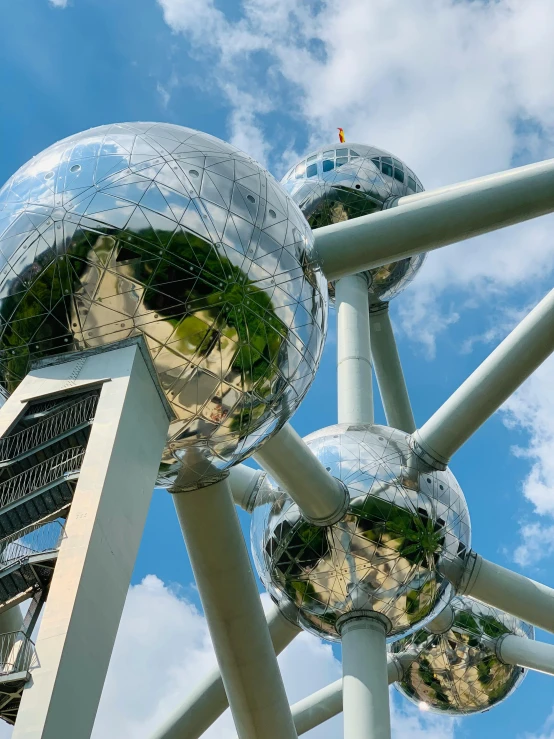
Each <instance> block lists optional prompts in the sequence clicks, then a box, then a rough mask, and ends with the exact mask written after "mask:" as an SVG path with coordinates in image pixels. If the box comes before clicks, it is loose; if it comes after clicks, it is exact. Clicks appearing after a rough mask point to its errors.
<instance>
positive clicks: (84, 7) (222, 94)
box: [0, 0, 554, 739]
mask: <svg viewBox="0 0 554 739" xmlns="http://www.w3.org/2000/svg"><path fill="white" fill-rule="evenodd" d="M297 6H298V7H297ZM0 8H1V10H2V30H1V33H2V43H1V44H0V70H2V71H1V72H0V75H1V79H2V87H1V91H2V115H1V116H0V130H1V139H0V140H1V142H2V156H1V157H0V180H2V181H4V180H6V179H7V178H8V177H9V176H10V175H11V174H12V173H13V172H14V171H15V170H16V169H17V168H18V167H19V166H20V165H22V164H23V163H24V162H25V161H27V160H28V159H29V158H30V157H31V156H33V155H34V154H36V153H38V152H39V151H41V150H42V149H43V148H45V147H46V146H48V145H50V144H51V143H53V142H54V141H56V140H58V139H60V138H63V137H64V136H68V135H70V134H72V133H75V132H77V131H79V130H83V129H86V128H90V127H92V126H96V125H100V124H104V123H110V122H116V121H133V120H160V121H162V120H163V121H170V122H173V123H179V124H182V125H186V126H190V127H193V128H198V129H200V130H203V131H206V132H209V133H211V134H214V135H216V136H219V137H221V138H223V139H226V140H230V141H232V142H233V143H235V144H236V145H238V146H240V147H241V148H243V149H244V150H246V151H247V152H248V153H250V154H251V155H252V156H254V157H256V158H258V159H259V160H260V161H263V162H264V164H265V165H266V166H267V167H268V168H269V169H270V170H271V171H272V172H273V173H274V174H275V175H276V176H278V177H280V176H281V175H282V174H283V173H284V171H285V170H286V168H287V167H288V165H289V164H291V163H292V162H293V161H294V159H295V158H296V157H297V156H300V155H302V154H303V153H304V152H305V151H306V150H307V149H309V148H311V147H315V146H316V145H317V146H319V145H320V144H323V143H325V142H326V141H334V140H335V136H336V128H337V126H342V127H343V128H344V129H345V132H346V136H347V140H348V141H357V142H361V143H368V144H375V145H376V146H379V147H382V148H385V149H389V150H391V151H393V152H394V153H395V154H396V155H398V156H399V157H400V158H402V159H404V160H405V161H406V162H407V163H408V165H409V166H410V167H412V168H413V169H414V170H415V171H416V173H417V174H418V176H419V177H420V179H421V180H422V182H423V183H424V185H425V186H426V187H427V188H431V187H437V186H440V185H442V184H448V183H451V182H456V181H460V180H463V179H468V178H471V177H476V176H479V175H481V174H486V173H489V172H494V171H500V170H503V169H507V168H509V167H511V166H514V165H518V164H523V163H527V162H531V161H538V160H540V159H543V158H547V157H549V156H553V155H554V153H553V152H554V102H553V101H554V95H553V94H552V93H553V90H552V87H553V83H552V79H551V70H552V68H553V65H554V49H553V48H552V43H551V35H552V29H553V28H554V5H553V4H552V3H551V2H550V0H497V2H485V1H484V0H483V1H482V2H481V1H480V0H472V1H471V0H468V1H467V2H464V1H463V0H410V2H409V3H408V2H405V1H404V0H373V2H372V3H367V2H364V1H363V0H328V2H323V1H321V0H311V1H309V2H305V3H297V2H293V1H292V0H282V2H280V3H274V2H272V1H270V0H244V1H243V2H238V1H237V2H235V1H233V2H228V1H226V0H218V1H217V2H213V1H211V0H194V1H192V0H68V2H63V0H56V2H49V0H19V2H13V1H12V2H9V0H0ZM553 226H554V221H553V219H552V217H545V218H542V219H539V220H537V221H534V222H530V223H528V224H523V225H520V226H518V227H514V228H512V229H509V230H506V231H502V232H499V233H496V234H492V235H489V236H486V237H481V238H479V239H474V240H472V241H471V242H465V243H463V244H459V245H455V246H452V247H449V248H447V249H443V250H441V251H439V252H436V253H433V254H432V255H430V257H429V258H428V260H427V262H426V264H425V266H424V268H423V270H422V272H421V273H420V275H419V276H418V278H417V279H416V280H415V281H414V283H413V285H412V286H411V287H410V288H409V289H408V290H407V291H406V292H405V293H404V294H402V295H401V296H400V297H399V298H398V299H397V300H396V301H395V302H394V304H393V305H392V309H391V310H392V315H393V319H394V322H395V327H396V330H397V335H398V341H399V345H400V353H401V357H402V360H403V364H404V370H405V374H406V379H407V383H408V387H409V391H410V395H411V398H412V403H413V407H414V412H415V417H416V420H417V421H418V423H419V424H421V423H423V422H424V421H425V419H426V418H427V417H428V416H429V415H430V414H431V413H432V412H433V411H434V410H435V409H436V408H437V407H438V406H439V405H440V404H441V403H442V402H443V400H445V399H446V398H447V397H448V396H449V394H450V393H451V392H452V391H453V390H454V389H455V388H456V387H457V386H458V385H459V384H460V382H461V381H463V379H464V378H465V377H466V376H467V375H468V374H469V373H470V372H471V371H472V370H473V369H474V368H475V367H476V366H477V365H478V364H479V363H480V361H482V359H483V358H484V357H485V356H486V355H487V354H488V353H489V352H490V351H491V349H492V348H493V347H494V346H495V345H496V344H497V343H498V342H499V341H500V340H501V339H502V338H503V336H505V335H506V333H507V332H508V331H509V330H510V328H511V327H512V326H513V325H515V323H516V322H517V320H519V318H520V317H521V316H522V315H523V314H524V313H525V312H526V311H527V310H528V309H529V308H530V307H531V306H532V305H533V304H535V303H536V302H537V301H538V300H539V299H540V298H541V297H542V295H544V294H545V293H546V291H547V290H549V289H550V288H551V287H552V276H553V270H554V243H553V242H554V239H553V237H552V231H553ZM334 323H335V319H334V314H333V313H332V314H331V319H330V327H331V328H330V333H329V337H328V341H327V346H326V349H325V353H324V357H323V361H322V364H321V367H320V370H319V373H318V376H317V378H316V380H315V382H314V384H313V387H312V389H311V391H310V393H309V395H308V396H307V398H306V400H305V401H304V403H303V405H302V407H301V408H300V410H299V411H298V412H297V414H296V415H295V417H294V419H293V425H294V426H295V428H296V429H297V430H298V431H299V433H301V434H302V435H304V434H307V433H309V432H311V431H313V430H315V429H318V428H321V427H323V426H326V425H329V424H332V423H334V422H335V420H336V390H335V366H334V363H335V351H336V344H335V328H334ZM553 381H554V363H553V362H552V361H548V362H547V363H545V365H544V366H543V367H542V368H541V369H540V370H539V371H538V372H537V373H536V375H535V376H534V377H533V378H532V379H531V380H530V381H529V382H528V383H526V385H525V386H524V387H523V388H522V389H521V390H520V391H519V393H518V394H517V396H516V397H515V398H514V399H513V400H511V401H510V402H509V403H508V404H507V405H506V407H505V408H504V409H503V410H502V411H501V412H499V413H497V414H496V415H495V416H494V417H493V418H492V419H490V421H489V422H488V423H487V424H486V425H485V426H484V427H483V428H482V429H481V430H480V431H479V432H478V433H477V434H475V436H474V437H473V438H472V439H471V440H470V441H469V442H468V443H467V444H466V445H465V446H464V447H463V449H462V450H461V451H460V452H459V453H458V454H457V455H456V457H455V459H454V461H453V463H452V469H453V471H454V473H455V474H456V476H457V477H458V479H459V481H460V483H461V486H462V488H463V490H464V492H465V494H466V497H467V500H468V504H469V508H470V512H471V516H472V523H473V543H474V546H475V548H476V549H477V550H478V551H479V552H480V553H482V554H483V555H484V556H486V557H488V558H490V559H492V560H493V561H496V562H498V563H500V564H502V565H504V566H509V567H512V568H515V569H518V570H519V571H522V572H524V573H525V574H527V575H529V576H531V577H533V578H535V579H539V580H541V581H543V582H545V583H546V584H549V585H551V586H554V574H552V572H553V569H552V564H553V556H554V521H553V516H554V462H553V461H552V458H551V457H552V455H551V452H550V450H551V448H552V445H553V444H554V420H553V419H554V393H552V390H551V388H552V386H553ZM377 420H378V421H380V420H381V421H382V420H383V414H382V411H381V408H380V407H379V405H378V407H377ZM241 520H242V522H243V524H244V528H245V531H247V528H248V520H247V517H246V516H242V519H241ZM206 525H207V528H208V526H209V522H207V524H206ZM148 576H155V578H154V577H148ZM144 578H147V579H146V580H144ZM156 578H158V579H156ZM198 605H199V602H198V598H197V594H196V591H195V589H194V585H193V582H192V575H191V571H190V567H189V565H188V560H187V557H186V552H185V549H184V545H183V543H182V539H181V535H180V531H179V528H178V525H177V521H176V518H175V516H174V513H173V509H172V503H171V500H170V498H169V496H168V495H167V493H165V492H163V491H156V492H155V494H154V499H153V503H152V509H151V511H150V516H149V519H148V523H147V526H146V530H145V534H144V540H143V543H142V546H141V550H140V554H139V558H138V561H137V565H136V569H135V573H134V576H133V589H132V590H131V592H130V596H129V602H128V607H127V609H126V612H125V615H124V622H123V624H124V625H123V627H122V629H121V633H120V636H119V638H118V643H117V646H116V650H115V652H114V658H113V661H112V667H111V672H110V676H109V678H108V681H107V684H106V689H105V691H104V697H103V702H102V706H101V709H100V713H99V719H98V724H97V728H96V730H95V734H94V736H95V737H107V738H109V737H116V736H117V737H122V738H123V739H125V737H132V738H133V739H135V737H142V736H147V735H148V734H147V733H143V732H145V727H151V726H154V725H155V724H156V723H157V722H158V721H159V719H160V717H161V716H163V715H164V713H165V712H166V711H167V710H168V708H169V707H170V706H171V705H172V704H174V703H175V701H176V700H177V699H178V697H179V695H184V694H185V693H186V692H187V690H188V689H189V687H192V685H193V684H194V682H195V680H196V678H197V675H198V674H200V672H201V671H202V670H203V669H206V668H207V666H209V665H210V664H212V661H213V657H212V655H211V652H210V646H209V640H208V638H207V633H206V629H205V624H204V622H203V619H202V617H201V615H200V614H199V613H198V612H196V611H195V610H194V607H195V606H198ZM539 637H540V638H542V639H547V640H549V641H554V639H553V638H552V637H550V636H547V635H545V634H539ZM297 641H298V644H295V646H294V647H293V648H291V652H290V654H289V656H288V657H287V658H285V660H284V662H283V671H284V674H285V678H286V681H287V686H288V688H289V691H290V695H291V698H292V699H294V700H297V699H298V698H300V697H301V696H302V695H303V694H305V693H306V692H311V691H312V690H315V689H316V688H318V687H321V686H322V685H323V684H325V682H328V681H330V680H332V679H336V677H338V664H337V663H336V660H334V657H333V655H332V653H331V651H330V649H329V648H327V647H323V646H321V645H320V644H319V643H317V642H315V640H311V639H310V638H304V637H302V638H301V639H300V640H297ZM294 650H296V651H294ZM160 655H163V656H160ZM308 657H309V660H310V664H311V665H313V668H312V671H311V673H306V674H304V673H302V674H301V675H299V674H298V670H299V667H298V666H299V665H300V664H302V665H303V664H304V662H307V661H308ZM302 669H304V667H302ZM129 670H131V671H132V672H133V674H134V675H135V677H134V678H133V680H131V681H130V684H129V681H128V680H127V675H128V674H129ZM154 671H155V673H156V675H155V676H154ZM124 675H125V679H124V677H123V676H124ZM149 680H154V681H155V682H156V683H157V684H156V686H155V688H154V690H153V689H152V686H151V685H150V684H149V683H148V681H149ZM126 682H127V684H125V683H126ZM553 685H554V683H553V682H552V678H548V677H546V676H542V675H535V674H531V675H529V676H528V678H527V679H526V680H525V682H524V683H523V685H522V686H521V688H520V689H519V690H518V691H517V693H516V694H515V695H514V696H513V697H512V698H510V700H509V701H507V702H506V703H505V704H504V705H502V706H500V707H498V708H496V709H495V710H493V711H491V712H489V713H487V714H483V715H480V716H477V717H473V718H470V719H466V720H465V721H461V722H454V723H453V722H451V721H449V720H444V719H441V720H435V719H433V718H432V717H429V715H428V714H425V715H423V714H418V713H417V711H416V712H414V711H412V709H411V708H409V707H407V706H406V704H405V703H403V702H401V701H400V700H399V699H395V706H396V708H395V721H394V733H395V736H400V735H401V734H403V733H405V732H406V731H408V730H409V731H410V732H411V733H412V734H413V735H414V736H416V737H418V736H419V734H421V736H423V735H425V736H428V737H429V736H430V737H432V739H450V738H451V737H456V739H461V738H463V737H466V736H467V737H469V736H471V737H472V738H473V739H476V738H477V739H478V738H480V737H485V736H486V737H492V738H494V737H500V736H502V737H505V736H509V737H528V736H530V737H536V738H537V739H539V738H540V739H552V737H554V724H552V722H549V716H550V714H551V712H552V711H553V709H554V701H553V700H552V697H551V696H552V687H553ZM152 690H153V692H152ZM147 698H148V700H147ZM225 721H226V722H227V723H225ZM229 727H230V724H229V721H228V719H224V721H223V723H222V724H221V725H220V727H219V728H218V729H217V730H215V733H212V734H210V735H209V736H214V737H215V736H218V737H225V738H226V737H227V736H229V737H231V736H232V735H233V734H232V730H231V729H230V728H229ZM341 731H342V729H341V725H340V721H336V722H334V723H333V725H332V726H328V727H325V728H322V729H320V730H317V731H314V732H313V733H312V734H310V735H308V736H311V737H313V739H327V738H328V737H331V736H333V737H339V736H341V735H342V734H341ZM226 732H228V733H226ZM0 736H9V732H8V733H6V734H3V733H0Z"/></svg>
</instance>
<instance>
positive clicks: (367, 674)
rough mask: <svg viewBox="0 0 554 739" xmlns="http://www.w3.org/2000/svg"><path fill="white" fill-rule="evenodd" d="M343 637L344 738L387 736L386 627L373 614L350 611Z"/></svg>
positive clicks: (342, 622) (340, 625) (343, 624)
mask: <svg viewBox="0 0 554 739" xmlns="http://www.w3.org/2000/svg"><path fill="white" fill-rule="evenodd" d="M337 626H338V628H339V631H340V635H341V640H342V670H343V688H342V689H343V710H344V739H390V736H391V728H390V710H389V687H388V685H389V680H388V664H387V648H386V627H385V624H384V622H383V621H381V619H379V617H377V616H375V615H366V614H365V613H359V614H358V613H356V612H353V613H350V614H348V615H347V616H345V617H343V618H342V619H339V622H338V624H337Z"/></svg>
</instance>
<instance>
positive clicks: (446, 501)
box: [252, 424, 470, 639]
mask: <svg viewBox="0 0 554 739" xmlns="http://www.w3.org/2000/svg"><path fill="white" fill-rule="evenodd" d="M306 442H307V444H308V446H309V447H310V449H311V450H312V451H313V453H314V454H315V455H316V457H317V458H318V459H319V460H321V462H322V463H323V464H324V465H325V467H326V468H327V469H328V470H329V472H330V473H331V474H332V475H333V476H334V477H336V478H338V479H339V480H342V481H343V482H344V483H345V484H346V485H347V487H348V490H349V493H350V505H349V508H348V511H347V513H346V515H345V517H344V518H343V519H342V520H341V521H340V522H339V523H336V524H334V525H332V526H327V527H319V526H314V525H312V524H310V523H309V522H307V521H306V520H305V519H304V518H303V516H302V514H301V513H300V511H299V509H298V506H297V505H295V504H294V503H293V502H292V500H291V499H290V498H289V496H288V495H287V494H286V493H285V492H283V491H282V490H280V489H279V488H276V487H274V488H273V490H272V491H271V492H269V493H268V491H267V487H265V488H262V489H261V490H260V493H259V494H258V499H257V501H256V503H257V507H256V508H255V510H254V514H253V520H252V549H253V552H254V560H255V563H256V568H257V570H258V573H259V575H260V578H261V579H262V581H263V583H264V585H265V586H266V588H267V589H268V591H269V592H270V593H271V595H272V596H273V597H274V598H275V599H276V600H277V601H278V602H281V603H287V602H288V601H292V602H293V603H294V604H296V606H297V608H298V613H299V622H300V624H301V625H302V626H303V628H305V629H307V630H308V631H312V632H315V633H316V634H318V635H319V636H322V637H324V638H328V639H337V638H338V633H337V630H336V622H337V619H338V618H339V617H340V616H342V615H344V614H346V613H348V612H350V611H360V610H373V611H376V612H378V613H380V614H382V615H383V616H385V617H386V619H388V622H389V628H388V636H389V637H391V638H394V637H398V636H399V635H400V634H405V633H406V632H408V631H410V630H411V629H413V628H415V627H416V626H417V625H419V624H422V623H425V622H426V621H427V620H429V619H431V618H433V616H434V615H435V614H436V613H437V612H438V611H440V610H441V609H442V608H443V607H444V605H445V602H446V600H447V599H448V598H449V597H450V596H451V587H450V585H449V584H448V583H447V581H446V580H445V579H444V578H443V577H442V576H441V575H440V574H439V572H438V569H437V565H438V563H439V561H440V560H441V559H451V560H454V559H455V558H457V557H463V556H464V555H465V553H466V551H467V549H468V548H469V544H470V522H469V513H468V510H467V506H466V502H465V499H464V496H463V493H462V491H461V489H460V487H459V485H458V483H457V481H456V479H455V478H454V476H453V475H452V473H451V472H450V471H449V470H447V471H445V472H439V471H436V470H430V469H429V468H428V467H427V466H426V465H424V464H423V463H422V462H421V460H420V459H419V458H418V457H416V456H414V455H413V454H412V453H411V451H410V448H409V446H408V437H407V435H406V434H405V433H404V432H402V431H397V430H396V429H391V428H388V427H385V426H349V425H348V424H340V425H337V426H330V427H328V428H325V429H323V430H321V431H318V432H316V433H314V434H311V435H310V436H308V437H306Z"/></svg>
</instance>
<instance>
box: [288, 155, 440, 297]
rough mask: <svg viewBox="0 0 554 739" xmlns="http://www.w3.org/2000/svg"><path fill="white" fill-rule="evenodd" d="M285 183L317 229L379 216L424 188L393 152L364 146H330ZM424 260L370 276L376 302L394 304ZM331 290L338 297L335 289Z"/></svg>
mask: <svg viewBox="0 0 554 739" xmlns="http://www.w3.org/2000/svg"><path fill="white" fill-rule="evenodd" d="M281 184H282V185H283V186H284V187H285V189H286V190H287V191H288V192H289V193H290V194H291V196H292V198H293V199H294V201H295V202H296V203H298V205H299V206H300V209H301V210H302V212H303V213H304V215H305V216H306V218H307V220H308V223H309V224H310V226H311V227H312V228H319V227H320V226H328V225H330V224H332V223H338V222H339V221H347V220H349V219H351V218H357V217H358V216H365V215H368V214H369V213H376V212H377V211H380V210H383V209H384V208H387V207H388V206H389V205H390V203H391V202H392V201H393V199H394V198H396V197H402V196H404V195H413V194H414V193H416V192H421V191H422V190H423V185H422V184H421V182H420V181H419V180H418V178H417V177H416V176H415V174H414V173H413V172H412V170H411V169H409V168H408V167H407V166H406V165H405V164H404V163H403V162H401V161H400V160H399V159H396V157H393V156H392V155H391V154H390V153H389V152H387V151H383V150H382V149H377V148H376V147H374V146H364V145H363V144H340V145H338V146H337V145H335V144H331V145H329V146H324V147H322V148H321V149H318V150H317V151H314V152H312V153H311V154H310V155H309V156H307V157H305V158H304V159H302V161H300V162H298V164H296V165H295V166H294V167H293V168H292V169H291V170H289V172H287V174H286V175H285V177H284V178H283V179H282V180H281ZM424 259H425V254H417V255H416V256H413V257H408V258H407V259H400V260H399V261H398V262H392V263H391V264H386V265H384V266H383V267H377V268H375V269H372V270H368V271H367V272H365V273H364V274H365V275H366V277H367V280H368V285H369V292H370V300H371V302H372V303H377V302H379V301H388V300H390V299H391V298H393V297H394V296H395V295H398V293H399V292H401V291H402V290H403V289H404V288H405V287H406V286H407V285H408V284H409V283H410V282H411V281H412V279H413V278H414V276H415V274H416V272H417V271H418V270H419V268H420V267H421V265H422V264H423V260H424ZM329 288H330V294H331V297H333V296H334V288H333V285H332V284H331V285H330V286H329Z"/></svg>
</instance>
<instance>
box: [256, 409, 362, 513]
mask: <svg viewBox="0 0 554 739" xmlns="http://www.w3.org/2000/svg"><path fill="white" fill-rule="evenodd" d="M254 458H255V460H256V461H257V462H258V463H259V464H260V465H261V466H262V467H263V468H264V469H265V470H266V471H267V472H269V474H270V475H271V476H272V477H273V478H274V479H275V480H276V482H277V483H278V484H279V485H280V486H281V487H282V488H283V489H284V490H286V491H287V493H288V494H289V495H290V497H291V498H292V499H293V500H294V501H295V503H297V504H298V506H299V508H300V509H301V511H302V512H303V514H304V516H305V517H306V518H307V519H309V520H310V521H311V522H312V523H315V524H317V525H319V526H327V525H329V524H332V523H335V522H336V521H340V519H341V518H342V517H343V515H344V513H345V512H346V509H347V507H348V502H349V496H348V490H347V489H346V486H345V485H343V484H342V483H341V482H340V481H339V480H337V479H335V478H334V477H332V476H331V475H330V474H329V473H328V472H327V470H326V469H325V467H324V466H323V465H322V464H321V462H320V461H319V460H318V459H317V457H316V456H315V455H314V454H312V452H311V451H310V448H309V447H308V445H307V444H306V442H305V441H303V440H302V439H301V438H300V436H298V434H297V433H296V431H295V430H294V429H293V428H292V426H291V425H290V424H288V423H287V424H285V425H284V426H283V428H282V429H281V430H280V431H279V433H278V434H276V435H275V436H274V437H273V438H272V439H270V440H269V441H266V442H265V444H264V445H263V446H262V448H261V449H260V450H259V451H258V452H256V454H255V455H254Z"/></svg>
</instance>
